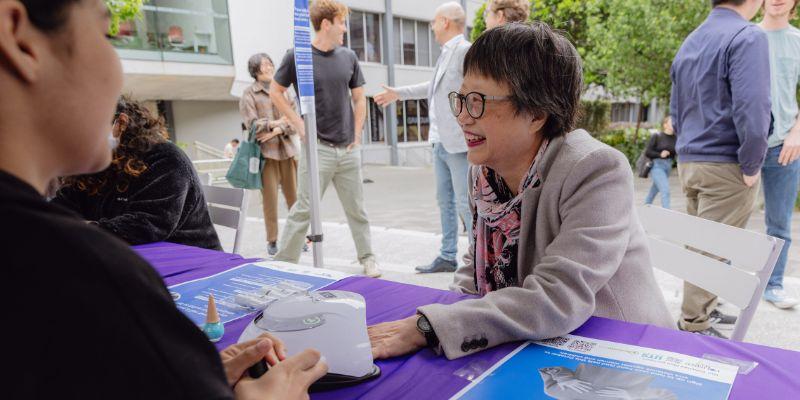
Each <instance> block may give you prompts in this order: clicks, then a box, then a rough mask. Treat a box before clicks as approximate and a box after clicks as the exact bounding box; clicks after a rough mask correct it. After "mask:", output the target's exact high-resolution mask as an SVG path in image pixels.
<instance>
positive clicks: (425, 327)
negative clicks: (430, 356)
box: [417, 313, 439, 348]
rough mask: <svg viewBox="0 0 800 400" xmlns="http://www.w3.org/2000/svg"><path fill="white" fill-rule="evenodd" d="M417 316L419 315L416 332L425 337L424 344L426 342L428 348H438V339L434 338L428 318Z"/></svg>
mask: <svg viewBox="0 0 800 400" xmlns="http://www.w3.org/2000/svg"><path fill="white" fill-rule="evenodd" d="M417 315H419V318H417V330H418V331H420V333H422V335H423V336H425V342H427V345H428V347H430V348H436V347H439V338H438V337H436V332H434V331H433V327H432V326H431V323H430V321H428V318H427V317H426V316H424V315H423V314H420V313H417Z"/></svg>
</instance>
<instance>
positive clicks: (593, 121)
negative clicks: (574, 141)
mask: <svg viewBox="0 0 800 400" xmlns="http://www.w3.org/2000/svg"><path fill="white" fill-rule="evenodd" d="M610 122H611V103H610V102H608V101H606V100H595V101H589V100H581V109H580V113H579V114H578V123H577V127H578V128H581V129H585V130H587V131H588V132H589V133H591V134H593V135H601V134H603V133H604V132H606V131H607V130H608V125H609V123H610Z"/></svg>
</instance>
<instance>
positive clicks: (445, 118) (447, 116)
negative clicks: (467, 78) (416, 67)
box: [395, 35, 470, 153]
mask: <svg viewBox="0 0 800 400" xmlns="http://www.w3.org/2000/svg"><path fill="white" fill-rule="evenodd" d="M469 46H470V43H469V42H468V41H467V39H464V36H463V35H459V40H458V41H457V42H456V44H455V46H453V47H452V48H451V50H450V51H447V52H442V55H441V56H439V60H437V61H436V66H437V68H436V70H435V71H434V72H435V75H434V77H433V80H430V81H427V82H423V83H419V84H416V85H410V86H401V87H398V88H395V90H397V94H398V95H400V100H417V99H428V103H429V104H430V99H432V98H434V97H435V100H434V101H433V107H434V113H435V115H436V129H437V132H438V133H439V141H440V142H441V143H442V146H444V149H445V150H447V152H448V153H464V152H466V151H467V142H466V140H465V139H464V133H463V132H462V131H461V126H460V125H458V121H457V120H456V117H454V116H453V112H452V111H450V104H449V101H448V100H447V95H448V94H449V93H450V92H454V91H456V92H457V91H458V89H460V88H461V82H463V81H464V56H465V55H466V54H467V50H469ZM445 53H446V54H445Z"/></svg>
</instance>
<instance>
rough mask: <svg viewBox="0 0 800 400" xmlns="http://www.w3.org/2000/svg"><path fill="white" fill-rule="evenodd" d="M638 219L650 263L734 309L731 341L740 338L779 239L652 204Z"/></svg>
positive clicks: (778, 250)
mask: <svg viewBox="0 0 800 400" xmlns="http://www.w3.org/2000/svg"><path fill="white" fill-rule="evenodd" d="M639 218H640V220H641V222H642V226H643V227H644V230H645V232H646V233H647V240H648V244H649V246H650V259H651V262H652V265H653V266H654V267H656V268H658V269H660V270H662V271H665V272H667V273H669V274H671V275H674V276H676V277H678V278H680V279H683V280H685V281H687V282H689V283H692V284H694V285H695V286H698V287H700V288H703V289H705V290H707V291H709V292H711V293H714V294H716V295H717V296H719V297H722V298H723V299H725V300H727V301H729V302H730V303H732V304H733V305H735V306H736V307H738V308H739V309H740V310H741V312H740V314H739V318H738V320H737V322H736V325H735V326H734V329H733V334H732V335H731V339H732V340H737V341H741V340H743V339H744V337H745V335H746V333H747V329H748V328H749V326H750V322H751V321H752V319H753V315H754V314H755V312H756V308H757V307H758V304H759V302H760V300H761V296H762V294H763V293H764V289H765V288H766V286H767V282H768V281H769V277H770V274H772V269H773V268H774V267H775V262H776V261H777V260H778V256H779V255H780V253H781V249H782V248H783V243H784V241H783V240H782V239H778V238H774V237H772V236H767V235H765V234H762V233H758V232H753V231H749V230H746V229H741V228H737V227H733V226H729V225H725V224H722V223H719V222H714V221H709V220H706V219H702V218H698V217H694V216H691V215H687V214H683V213H679V212H676V211H671V210H667V209H664V208H661V207H656V206H653V205H646V206H642V207H640V208H639Z"/></svg>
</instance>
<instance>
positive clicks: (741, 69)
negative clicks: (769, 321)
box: [670, 0, 771, 337]
mask: <svg viewBox="0 0 800 400" xmlns="http://www.w3.org/2000/svg"><path fill="white" fill-rule="evenodd" d="M763 2H764V0H712V1H711V4H712V5H713V7H714V8H713V10H712V11H711V13H710V14H709V16H708V18H707V19H706V20H705V22H703V24H702V25H700V26H699V27H698V28H697V29H696V30H695V31H694V32H692V33H691V34H690V35H689V37H687V38H686V40H685V41H684V42H683V44H682V45H681V48H680V50H679V51H678V54H677V55H676V56H675V60H674V61H673V63H672V69H671V71H670V75H671V77H672V98H671V100H670V114H671V115H672V120H673V122H674V127H675V133H676V135H677V138H678V141H677V146H676V150H677V153H678V174H679V176H680V180H681V185H682V186H683V192H684V194H685V195H686V200H687V206H686V208H687V210H686V211H687V212H688V213H689V214H691V215H696V216H699V217H701V218H705V219H709V220H712V221H717V222H721V223H724V224H727V225H733V226H738V227H741V228H744V227H745V225H746V224H747V220H748V219H749V218H750V213H751V212H752V210H753V206H754V204H755V200H756V196H757V194H758V185H757V183H758V181H759V178H760V171H761V167H762V165H763V164H764V157H765V154H766V150H767V135H768V132H769V126H770V107H771V102H770V66H769V44H768V41H767V36H766V34H765V33H764V31H763V30H761V29H760V28H759V27H757V26H756V25H753V24H751V23H750V22H749V21H750V19H752V18H753V17H754V16H755V15H756V13H757V12H758V10H759V8H761V6H762V4H763ZM735 321H736V318H735V317H732V316H728V315H724V314H722V313H720V312H719V311H718V310H717V297H716V296H715V295H714V294H712V293H709V292H707V291H705V290H703V289H700V288H698V287H696V286H694V285H692V284H690V283H688V282H685V283H684V294H683V305H682V307H681V319H680V321H679V322H678V326H679V328H680V329H682V330H687V331H692V332H698V333H702V334H705V335H711V336H719V337H723V335H722V334H721V333H720V332H719V331H718V330H716V329H715V328H714V327H713V326H712V325H716V324H733V323H734V322H735Z"/></svg>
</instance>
